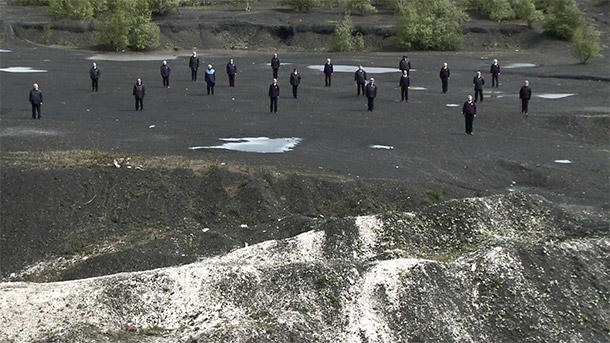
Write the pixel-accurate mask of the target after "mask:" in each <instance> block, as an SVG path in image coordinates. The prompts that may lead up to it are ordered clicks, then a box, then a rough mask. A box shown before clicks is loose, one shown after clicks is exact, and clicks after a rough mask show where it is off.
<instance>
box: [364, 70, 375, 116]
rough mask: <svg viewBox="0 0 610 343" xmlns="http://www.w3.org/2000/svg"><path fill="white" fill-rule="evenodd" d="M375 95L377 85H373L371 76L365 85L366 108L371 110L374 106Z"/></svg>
mask: <svg viewBox="0 0 610 343" xmlns="http://www.w3.org/2000/svg"><path fill="white" fill-rule="evenodd" d="M376 96H377V85H375V79H374V78H372V77H371V81H370V82H369V83H368V85H366V98H367V100H368V110H369V112H373V109H374V108H375V103H374V101H375V97H376Z"/></svg>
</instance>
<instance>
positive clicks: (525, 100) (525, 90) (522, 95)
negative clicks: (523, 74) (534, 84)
mask: <svg viewBox="0 0 610 343" xmlns="http://www.w3.org/2000/svg"><path fill="white" fill-rule="evenodd" d="M531 98H532V89H531V88H530V82H529V81H527V80H525V83H524V84H523V87H521V89H520V90H519V99H521V114H523V115H524V116H526V117H527V115H528V114H527V112H528V104H529V102H530V99H531Z"/></svg>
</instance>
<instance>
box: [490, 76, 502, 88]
mask: <svg viewBox="0 0 610 343" xmlns="http://www.w3.org/2000/svg"><path fill="white" fill-rule="evenodd" d="M491 86H492V87H494V86H495V87H496V88H498V86H500V81H498V74H491Z"/></svg>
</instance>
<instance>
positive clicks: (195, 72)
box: [191, 68, 197, 81]
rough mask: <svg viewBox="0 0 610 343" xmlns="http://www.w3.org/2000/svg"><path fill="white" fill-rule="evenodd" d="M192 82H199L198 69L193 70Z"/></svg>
mask: <svg viewBox="0 0 610 343" xmlns="http://www.w3.org/2000/svg"><path fill="white" fill-rule="evenodd" d="M191 81H197V69H194V68H191Z"/></svg>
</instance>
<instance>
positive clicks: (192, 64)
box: [189, 51, 201, 82]
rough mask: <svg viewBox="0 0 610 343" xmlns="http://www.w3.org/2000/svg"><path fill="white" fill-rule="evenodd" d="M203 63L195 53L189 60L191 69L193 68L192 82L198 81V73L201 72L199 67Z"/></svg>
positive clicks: (194, 52)
mask: <svg viewBox="0 0 610 343" xmlns="http://www.w3.org/2000/svg"><path fill="white" fill-rule="evenodd" d="M200 64H201V61H200V60H199V57H197V52H196V51H193V55H192V56H191V58H190V59H189V68H191V81H193V82H195V81H197V71H198V70H199V65H200Z"/></svg>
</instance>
